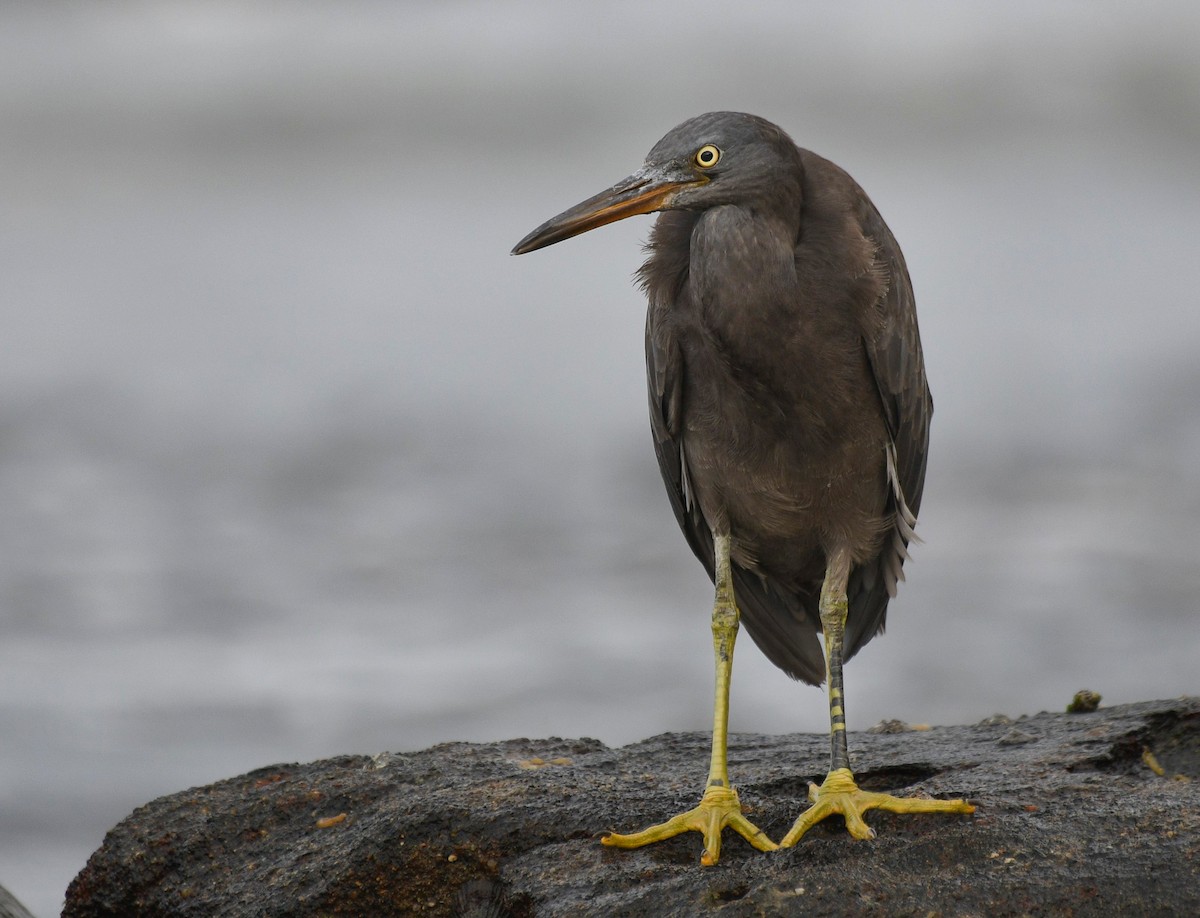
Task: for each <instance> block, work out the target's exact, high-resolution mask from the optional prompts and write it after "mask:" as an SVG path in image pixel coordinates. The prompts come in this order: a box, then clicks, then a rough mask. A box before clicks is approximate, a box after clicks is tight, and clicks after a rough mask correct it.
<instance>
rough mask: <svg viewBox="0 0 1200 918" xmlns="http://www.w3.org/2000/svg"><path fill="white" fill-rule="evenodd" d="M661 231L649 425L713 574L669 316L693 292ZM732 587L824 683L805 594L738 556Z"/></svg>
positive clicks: (803, 669) (779, 646)
mask: <svg viewBox="0 0 1200 918" xmlns="http://www.w3.org/2000/svg"><path fill="white" fill-rule="evenodd" d="M687 219H694V217H692V216H691V215H689V214H683V213H679V212H667V213H664V214H662V215H660V217H659V221H674V220H687ZM657 226H658V224H656V229H657ZM662 235H663V234H660V233H657V232H655V233H652V234H651V237H650V245H649V248H650V250H651V252H652V255H651V258H650V259H649V260H648V261H647V262H646V265H645V266H644V267H643V268H642V270H641V272H640V274H641V279H642V284H643V286H644V287H645V288H646V293H647V296H648V297H649V300H650V306H649V310H648V311H647V314H646V375H647V384H648V385H647V388H648V390H649V396H650V428H651V431H652V432H653V435H654V452H655V455H656V456H657V457H658V468H659V471H660V472H661V473H662V478H663V483H664V484H665V485H666V488H667V496H668V497H669V498H670V501H671V509H672V510H674V511H675V519H676V521H677V522H678V523H679V528H680V529H682V530H683V534H684V537H685V538H686V539H687V542H688V545H689V546H691V549H692V552H693V553H694V554H695V555H696V557H697V558H699V559H700V563H701V564H703V565H704V569H705V570H706V571H707V572H708V577H709V579H710V580H712V579H714V577H715V571H714V567H715V564H714V560H713V537H712V530H711V529H710V528H709V525H708V523H707V521H706V520H705V519H704V514H703V513H702V512H701V510H700V506H699V504H698V503H697V502H696V501H695V500H694V496H693V494H692V492H691V485H690V472H689V469H688V461H687V455H686V453H685V450H684V448H683V440H682V437H681V430H682V413H683V403H684V397H685V393H684V379H685V373H684V365H683V359H684V358H683V353H682V351H681V350H680V348H679V344H678V342H677V341H676V340H675V339H674V337H673V335H672V332H671V324H670V322H669V318H668V316H669V312H670V310H671V308H672V306H673V305H674V304H675V303H676V301H677V300H678V298H680V297H683V296H687V292H686V277H687V259H686V252H675V253H671V252H668V251H665V250H664V249H663V247H661V246H660V247H658V248H656V242H657V241H658V240H661V239H662ZM733 589H734V596H735V598H736V601H737V605H738V608H739V609H740V610H741V613H742V622H743V623H744V624H745V626H746V630H747V631H748V632H749V634H750V637H751V638H752V639H753V640H754V643H755V644H757V645H758V647H759V649H760V650H762V652H763V653H764V654H765V655H766V657H767V658H768V659H769V660H770V661H771V662H772V663H774V664H775V665H776V666H778V667H779V668H780V669H782V670H783V671H784V672H786V673H787V674H788V675H789V676H791V677H792V678H793V679H802V680H804V681H805V682H808V683H811V684H813V685H817V684H819V683H820V682H822V681H823V680H824V678H825V659H824V655H823V653H822V651H821V645H820V643H819V641H818V640H817V637H816V625H815V617H814V616H813V615H811V614H810V613H809V611H808V610H806V608H805V605H804V598H803V597H800V596H798V595H795V594H794V593H792V592H791V591H788V590H782V589H779V588H777V586H776V585H775V584H773V583H772V582H771V581H770V580H768V579H766V578H764V577H762V576H760V575H759V574H756V573H754V572H752V571H747V570H745V569H744V568H741V567H739V566H738V565H737V564H736V563H735V564H734V565H733Z"/></svg>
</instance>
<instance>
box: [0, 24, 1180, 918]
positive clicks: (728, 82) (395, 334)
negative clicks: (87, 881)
mask: <svg viewBox="0 0 1200 918" xmlns="http://www.w3.org/2000/svg"><path fill="white" fill-rule="evenodd" d="M1197 48H1200V6H1198V5H1196V4H1194V3H1191V2H1187V0H1181V2H1178V3H1149V4H1137V5H1133V4H1117V3H1105V2H1098V0H1088V2H1079V3H1060V4H1053V5H1051V4H1044V3H1040V2H1038V3H1008V4H1002V5H1001V4H994V5H983V4H960V3H932V2H920V3H908V4H903V5H900V4H896V5H888V4H883V3H864V4H845V5H838V7H837V8H836V9H835V8H834V5H832V4H805V3H799V4H798V3H793V2H778V3H770V4H754V3H749V4H740V5H739V6H738V8H737V12H736V15H735V14H733V13H730V12H729V11H728V10H726V9H725V8H723V7H720V8H718V7H714V9H713V10H712V12H711V13H709V12H707V11H704V10H703V8H699V7H697V6H696V4H694V3H683V2H671V3H663V4H658V5H655V6H653V7H650V8H647V7H646V5H645V4H641V3H637V4H634V3H607V4H603V5H596V6H591V5H589V6H587V7H584V6H583V5H580V6H579V7H578V8H577V7H576V6H575V5H568V4H562V3H554V2H550V0H531V2H526V3H519V4H511V5H507V6H505V7H503V10H502V12H501V8H500V7H498V6H496V5H494V4H485V3H461V2H442V3H423V2H410V3H378V4H375V3H345V2H341V3H332V2H318V3H307V4H304V5H295V6H293V5H284V4H267V3H263V4H242V3H232V2H199V0H196V2H188V3H182V2H159V3H153V4H144V3H132V2H121V3H117V2H114V3H108V4H72V5H65V4H64V5H57V4H34V3H28V4H6V5H5V6H4V7H3V8H0V132H2V133H0V315H2V316H3V328H4V334H3V335H0V883H3V884H4V885H7V886H8V887H9V888H11V889H12V890H13V891H14V892H15V893H16V894H17V895H18V896H19V897H21V898H22V899H24V900H25V901H26V903H27V904H29V905H30V906H31V907H32V908H34V910H35V911H36V912H37V913H38V914H39V915H43V916H46V915H50V914H52V913H55V912H56V910H57V908H58V907H59V905H60V903H61V897H62V893H63V890H64V889H65V886H66V884H67V882H68V881H69V880H70V878H71V877H72V876H73V874H74V873H75V872H76V871H77V870H78V869H79V868H81V867H82V865H83V863H84V861H85V860H86V857H87V855H88V854H89V853H90V852H91V851H92V850H93V849H95V848H96V847H97V846H98V845H99V844H100V842H101V840H102V838H103V834H104V832H105V830H106V829H107V828H109V827H110V826H111V825H113V824H114V823H115V822H117V821H118V820H119V819H121V818H122V817H123V816H125V815H126V814H127V813H128V812H129V811H130V810H131V809H132V808H133V807H135V806H136V805H138V804H139V803H142V802H145V801H146V800H149V799H151V798H153V797H155V796H157V795H160V794H163V793H168V792H171V791H176V790H180V789H183V788H185V787H188V786H190V785H195V784H200V783H204V782H209V781H212V780H215V779H218V778H221V777H227V776H231V775H234V774H238V773H241V772H244V771H247V770H249V769H252V768H255V767H258V766H263V765H267V764H270V763H274V762H280V761H295V760H308V759H314V758H318V757H321V756H328V755H331V754H334V753H343V752H363V753H372V752H377V751H381V750H385V749H390V750H403V749H414V748H419V747H422V746H425V745H428V744H430V743H434V742H439V741H444V740H459V739H466V740H489V739H497V738H502V737H509V736H517V735H527V736H544V735H550V734H557V735H566V736H578V735H590V736H597V737H599V738H601V739H603V740H604V741H606V742H609V743H613V744H617V743H624V742H629V741H632V740H635V739H639V738H641V737H643V736H646V735H649V734H653V733H656V732H662V731H667V730H702V729H706V728H707V726H708V724H709V718H710V708H709V705H710V695H711V685H710V680H711V661H710V652H711V651H710V642H709V634H708V624H707V621H708V612H709V601H710V595H709V587H708V584H707V582H706V580H705V578H704V576H703V574H702V572H701V570H700V568H699V566H698V565H697V564H696V563H695V561H694V560H693V559H692V558H691V557H690V555H689V553H688V550H687V548H686V545H685V544H684V542H683V539H682V538H681V537H680V536H679V534H678V533H677V532H676V530H675V524H674V520H673V518H672V517H671V513H670V510H669V507H668V504H667V502H666V499H665V498H664V497H663V495H662V494H661V485H660V484H659V482H658V474H657V470H656V467H655V463H654V459H653V453H652V450H651V448H650V442H649V435H648V433H647V430H646V422H645V401H644V393H643V391H642V386H643V370H642V367H641V360H642V355H641V334H642V322H643V304H642V300H641V297H640V295H639V294H638V292H637V291H636V290H635V289H634V288H633V286H632V284H631V283H630V275H631V273H632V272H633V270H634V268H635V267H636V266H637V264H638V263H639V261H640V252H639V241H640V240H641V239H643V238H644V237H645V234H646V232H647V229H648V226H649V218H642V219H639V220H632V221H628V222H626V223H624V224H618V225H616V226H612V227H608V228H606V229H605V230H603V231H601V232H598V233H594V234H590V235H588V236H585V237H581V238H579V239H576V240H572V241H571V242H568V243H566V244H564V245H561V246H557V247H555V248H553V249H549V250H547V251H545V252H540V253H537V254H535V255H531V256H526V257H523V258H519V259H514V258H510V257H509V256H508V254H507V253H508V250H509V248H510V247H511V246H512V244H513V243H515V242H516V241H517V239H519V238H520V237H521V236H522V235H524V234H525V232H527V231H528V230H529V229H531V228H532V227H533V226H535V225H536V224H538V223H540V222H541V221H542V220H544V219H545V218H547V217H549V216H551V215H552V214H554V213H556V212H558V211H559V210H561V209H563V208H564V207H566V206H567V205H570V204H573V203H575V202H576V201H577V200H579V199H581V198H583V197H585V196H587V195H589V194H591V193H593V192H594V191H597V190H599V189H600V188H602V187H606V186H607V185H609V184H610V183H611V182H612V181H614V180H616V179H617V178H619V177H621V176H622V175H624V174H626V173H627V172H629V171H631V170H632V169H633V168H634V167H636V166H637V165H638V164H639V163H640V161H641V158H642V156H643V155H644V153H645V152H646V150H648V149H649V147H650V146H651V145H652V144H653V142H654V141H655V140H657V139H658V137H659V136H660V135H662V134H663V133H665V132H666V130H668V129H669V128H670V127H672V126H673V125H674V124H675V123H677V122H679V121H681V120H683V119H684V118H686V117H688V116H690V115H693V114H697V113H699V112H701V111H705V110H711V109H717V108H735V109H743V110H749V111H754V112H757V113H759V114H763V115H765V116H767V117H770V118H772V119H773V120H775V121H777V122H779V123H780V124H782V125H783V126H785V127H786V128H787V129H788V130H789V131H791V133H792V134H793V136H794V137H795V138H796V139H797V141H798V142H800V143H801V144H802V145H805V146H808V147H811V148H812V149H815V150H817V151H818V152H820V153H822V154H824V155H827V156H829V157H831V158H833V159H834V160H836V161H837V162H839V163H840V164H841V165H843V166H844V167H846V168H847V169H848V170H849V171H850V172H851V173H852V174H853V175H855V176H856V177H857V178H858V179H859V181H860V182H861V183H862V184H863V185H864V186H865V187H866V189H867V190H868V192H869V193H870V194H871V196H872V197H873V198H874V200H875V202H876V203H877V204H878V205H879V207H880V209H881V210H882V211H883V213H884V215H885V217H886V218H887V219H888V221H889V223H890V224H891V226H892V228H893V230H894V231H895V233H896V235H897V236H898V237H899V239H900V241H901V244H902V245H903V247H904V249H905V253H906V255H907V258H908V262H909V266H910V268H911V271H912V273H913V277H914V282H915V286H916V290H917V297H918V302H919V307H920V314H921V322H922V331H923V336H924V340H925V349H926V358H927V362H928V368H929V375H930V379H931V382H932V386H933V390H934V396H935V400H936V402H937V416H936V418H935V423H934V431H933V437H934V440H933V454H932V459H931V464H930V472H929V476H930V477H929V484H928V488H927V491H926V497H925V507H924V512H923V514H922V518H921V527H920V531H921V534H922V535H923V537H924V539H925V544H924V545H921V546H920V547H919V548H918V550H917V551H916V552H915V558H914V563H913V564H912V565H911V567H910V571H909V584H908V585H907V587H906V588H905V589H904V590H903V592H902V594H901V597H900V599H899V600H898V601H897V602H896V603H895V604H894V605H893V607H892V614H891V618H890V622H891V624H890V628H889V632H888V634H887V636H886V637H885V638H883V639H880V640H877V641H875V642H874V643H872V644H871V645H870V646H869V647H868V648H867V649H866V650H865V651H864V652H863V653H862V654H861V655H860V656H859V657H857V658H856V659H855V661H854V662H853V663H852V664H851V666H850V667H849V669H848V675H847V680H848V682H847V684H848V694H849V706H848V710H849V716H850V720H851V726H852V727H853V728H856V729H860V728H863V727H866V726H869V725H870V724H871V723H874V722H875V721H877V720H879V719H881V718H884V717H899V718H903V719H907V720H912V721H929V722H935V723H947V722H965V721H972V720H975V719H978V718H982V717H984V716H987V715H989V714H992V713H993V712H995V711H1005V712H1008V713H1011V714H1019V713H1022V712H1033V711H1037V710H1040V709H1044V708H1055V709H1057V708H1061V707H1062V706H1064V705H1065V704H1066V702H1067V701H1068V700H1069V698H1070V696H1071V694H1072V692H1074V691H1075V690H1076V689H1078V688H1080V687H1083V686H1087V687H1090V688H1093V689H1095V690H1097V691H1100V692H1102V693H1103V695H1104V696H1105V700H1106V702H1122V701H1133V700H1140V699H1148V698H1155V697H1165V696H1172V695H1178V694H1182V693H1185V692H1196V691H1197V690H1198V688H1200V686H1198V681H1200V680H1198V679H1197V676H1196V669H1197V663H1198V657H1200V633H1198V630H1197V616H1196V608H1197V601H1196V596H1197V591H1198V588H1200V564H1198V563H1197V562H1198V561H1200V558H1198V552H1197V541H1198V539H1200V363H1198V362H1197V360H1196V356H1195V354H1196V352H1197V349H1198V348H1200V308H1198V306H1200V303H1198V300H1200V294H1198V293H1197V285H1196V273H1197V269H1198V267H1200V260H1198V258H1197V253H1196V230H1197V225H1198V224H1200V55H1198V54H1197ZM824 712H825V705H824V701H823V699H822V696H821V695H820V693H819V692H818V691H817V690H815V689H811V688H804V687H801V686H798V685H795V684H793V683H791V682H789V680H787V679H786V678H785V677H784V676H783V675H781V674H780V673H778V672H777V671H775V670H773V669H772V668H771V667H770V666H769V664H767V663H766V662H765V661H764V660H763V659H762V658H761V656H760V655H759V654H758V653H757V651H756V650H755V649H754V647H753V645H752V644H751V643H750V642H749V641H748V640H747V641H745V642H744V645H743V648H742V650H741V651H740V654H739V657H738V666H737V672H736V676H735V679H734V698H733V711H732V726H733V729H734V730H735V731H755V730H762V731H777V732H785V731H794V730H808V731H820V730H823V729H825V713H824ZM703 772H704V763H703V762H698V763H697V782H698V786H699V782H700V781H701V779H702V777H703ZM735 780H736V776H735Z"/></svg>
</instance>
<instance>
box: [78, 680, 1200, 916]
mask: <svg viewBox="0 0 1200 918" xmlns="http://www.w3.org/2000/svg"><path fill="white" fill-rule="evenodd" d="M897 730H899V732H896V731H897ZM850 748H851V752H852V757H853V758H854V765H855V771H856V772H857V775H858V778H859V782H860V784H861V785H862V786H864V787H865V788H867V789H872V790H888V791H892V792H895V793H898V794H929V795H932V796H937V797H959V796H964V797H967V798H968V799H970V800H971V802H973V803H975V804H976V805H977V806H978V810H977V812H976V813H975V815H974V816H961V817H960V816H927V815H926V816H896V815H891V814H887V813H880V812H873V813H871V814H870V815H869V816H868V821H869V822H870V823H871V825H872V826H873V827H874V829H875V831H876V832H877V834H878V837H877V838H876V839H875V840H873V841H870V842H856V841H854V840H853V839H851V838H850V836H849V835H848V834H847V833H846V831H845V828H844V826H843V825H842V823H841V820H840V819H839V818H837V817H835V818H833V819H831V820H828V821H827V822H825V823H823V824H821V825H819V826H817V827H816V828H815V829H814V830H812V831H811V832H810V833H809V834H808V835H807V836H806V837H805V838H804V839H802V840H801V842H800V844H799V845H797V846H796V847H795V848H793V849H789V850H786V851H778V852H772V853H760V852H757V851H755V850H753V849H752V848H751V847H750V846H749V845H747V844H746V843H744V842H743V841H742V840H741V839H740V838H738V837H737V836H736V835H734V834H733V833H732V832H729V831H727V832H726V833H725V838H724V848H723V851H722V854H721V862H720V864H719V865H717V866H716V867H713V868H707V869H706V868H701V867H700V866H699V855H700V845H701V842H700V836H699V835H697V834H694V833H688V834H686V835H683V836H680V837H678V838H675V839H672V840H670V841H667V842H663V843H660V844H657V845H654V846H651V847H648V848H643V849H639V850H636V851H620V850H610V849H607V848H604V847H602V846H601V845H600V843H599V837H600V835H601V834H603V832H604V831H606V830H610V829H614V830H621V831H633V830H637V829H641V828H644V827H645V826H646V825H648V824H650V823H652V822H658V821H661V820H662V819H664V818H666V817H667V816H669V815H672V814H674V813H677V812H679V811H681V810H684V809H687V808H690V807H692V806H694V805H695V803H696V801H697V800H698V799H699V796H700V793H701V790H702V784H703V781H704V778H705V775H706V772H707V758H708V737H707V736H705V735H702V734H667V735H663V736H658V737H653V738H651V739H648V740H645V741H643V742H641V743H636V744H634V745H631V746H626V747H624V748H621V749H610V748H608V747H606V746H604V745H603V744H601V743H599V742H597V741H595V740H588V739H581V740H563V739H544V740H526V739H519V740H509V741H506V742H501V743H487V744H468V743H462V744H447V745H440V746H435V747H433V748H431V749H426V750H423V751H421V752H413V753H395V754H383V755H379V756H374V757H368V756H343V757H339V758H335V759H329V760H326V761H322V762H314V763H312V764H307V765H275V766H271V767H269V768H262V769H259V770H257V771H254V772H251V773H250V774H247V775H244V776H241V777H238V778H232V779H229V780H226V781H220V782H218V783H216V784H213V785H210V786H208V787H202V788H194V789H191V790H187V791H183V792H181V793H178V794H174V795H172V796H169V797H163V798H160V799H158V800H155V801H153V802H151V803H149V804H147V805H146V806H143V807H141V808H139V809H137V810H136V811H134V812H133V813H132V814H131V815H130V816H129V817H128V818H126V819H125V820H124V821H123V822H121V823H120V824H119V825H117V826H116V827H115V828H114V829H113V830H112V831H111V832H110V833H109V834H108V836H107V837H106V839H105V841H104V844H103V845H102V847H101V848H100V849H99V850H98V851H96V852H95V854H93V855H92V857H91V859H90V860H89V861H88V863H87V866H86V867H85V868H84V869H83V871H82V872H81V873H80V874H79V875H78V876H77V877H76V879H75V880H74V882H73V883H72V884H71V886H70V888H69V890H68V892H67V905H66V909H65V911H64V913H63V914H64V915H65V916H72V918H81V916H117V915H119V916H135V915H136V916H167V915H171V916H175V915H196V916H199V915H204V916H215V915H230V916H233V915H236V916H263V918H275V916H285V915H286V916H326V915H367V916H388V915H416V914H421V915H460V916H471V918H483V916H490V918H501V916H530V915H536V916H563V915H571V916H576V915H597V916H599V915H604V916H619V915H626V916H641V915H646V916H651V915H653V916H674V915H678V916H686V915H706V914H714V915H721V916H729V918H734V916H750V915H780V914H804V915H806V916H820V915H843V914H858V915H881V916H882V915H889V916H890V915H920V916H927V915H930V914H944V915H981V916H982V915H989V916H991V915H1114V914H1118V915H1120V914H1180V915H1191V914H1200V698H1185V699H1179V700H1174V701H1158V702H1147V703H1142V704H1135V705H1126V706H1121V707H1111V708H1100V709H1099V710H1097V711H1094V712H1089V713H1076V714H1067V713H1062V714H1047V713H1043V714H1038V715H1035V716H1031V717H1021V718H1017V719H1010V718H1007V717H994V718H988V719H987V720H985V721H984V722H982V723H979V724H975V725H970V726H957V727H938V728H933V729H928V730H924V729H922V730H908V731H905V730H903V728H902V726H901V727H897V725H895V724H894V723H889V725H888V729H887V730H886V731H884V732H867V733H856V734H853V735H852V736H851V738H850ZM1147 752H1148V753H1149V755H1147ZM827 756H828V740H827V739H826V737H824V736H820V735H791V736H756V735H745V734H741V735H736V736H734V737H733V740H732V743H731V747H730V772H731V776H732V777H733V780H734V782H735V785H736V787H737V789H738V791H739V793H740V794H741V798H742V802H743V805H744V806H745V807H746V808H747V809H748V811H749V815H750V817H751V818H752V819H753V820H754V821H755V822H756V823H758V825H759V826H760V827H761V828H763V829H764V830H765V831H766V832H767V834H768V835H770V836H771V837H772V838H775V839H778V838H779V837H781V836H782V835H783V834H784V833H785V832H786V831H787V829H788V828H789V827H790V826H791V823H792V822H793V821H794V820H795V818H796V816H797V815H798V814H799V813H800V811H801V809H802V808H803V807H804V806H805V805H806V793H807V784H808V782H809V781H810V780H818V781H819V780H820V779H821V777H822V776H823V774H824V770H825V767H826V763H827ZM1160 771H1161V774H1160V773H1159V772H1160Z"/></svg>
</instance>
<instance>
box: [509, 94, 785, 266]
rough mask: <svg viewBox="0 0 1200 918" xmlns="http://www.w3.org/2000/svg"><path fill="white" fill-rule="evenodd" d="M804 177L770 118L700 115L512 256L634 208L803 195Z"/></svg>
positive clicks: (714, 204)
mask: <svg viewBox="0 0 1200 918" xmlns="http://www.w3.org/2000/svg"><path fill="white" fill-rule="evenodd" d="M800 175H801V166H800V154H799V151H798V150H797V149H796V145H795V144H794V143H792V141H791V138H789V137H788V136H787V134H785V133H784V132H783V131H782V130H780V129H779V128H778V127H776V126H775V125H773V124H771V122H769V121H765V120H763V119H762V118H758V117H756V116H754V115H746V114H743V113H741V112H709V113H708V114H706V115H698V116H696V117H695V118H691V119H689V120H687V121H685V122H683V124H681V125H679V126H678V127H676V128H674V129H673V130H672V131H671V132H670V133H668V134H667V135H666V136H665V137H664V138H663V139H662V140H660V141H659V142H658V143H656V144H655V145H654V148H653V149H652V150H651V151H650V154H649V155H648V156H647V157H646V162H645V163H644V164H643V166H642V168H640V169H639V170H638V171H637V172H635V173H633V174H632V175H630V176H629V177H627V178H625V179H622V180H621V181H619V182H617V184H615V185H613V186H612V187H611V188H609V189H608V190H606V191H602V192H600V193H599V194H598V195H595V196H594V197H591V198H588V199H587V200H586V201H583V202H582V203H580V204H576V205H575V206H574V207H572V208H571V209H570V210H566V211H563V212H562V213H561V214H559V215H558V216H557V217H554V218H552V219H550V220H547V221H546V222H545V223H543V224H542V225H541V226H539V227H538V228H537V229H535V230H534V231H533V232H532V233H530V234H529V235H528V236H526V237H525V238H524V239H522V240H521V241H520V242H518V243H517V245H516V248H514V249H513V254H514V255H523V254H524V253H525V252H532V251H534V250H535V249H540V248H544V247H545V246H548V245H553V244H554V243H556V242H561V241H562V240H564V239H570V238H571V237H572V236H578V235H579V234H580V233H586V232H587V231H588V230H591V229H595V228H596V227H598V226H604V225H605V224H606V223H613V222H615V221H617V220H622V219H624V218H625V217H632V216H633V215H635V214H646V213H650V212H652V211H659V210H707V209H708V208H710V207H717V206H719V205H722V204H752V203H754V202H762V203H763V205H764V206H770V205H771V202H778V201H780V200H781V199H787V200H790V199H791V198H792V197H795V198H796V199H797V201H798V196H799V193H800Z"/></svg>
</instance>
